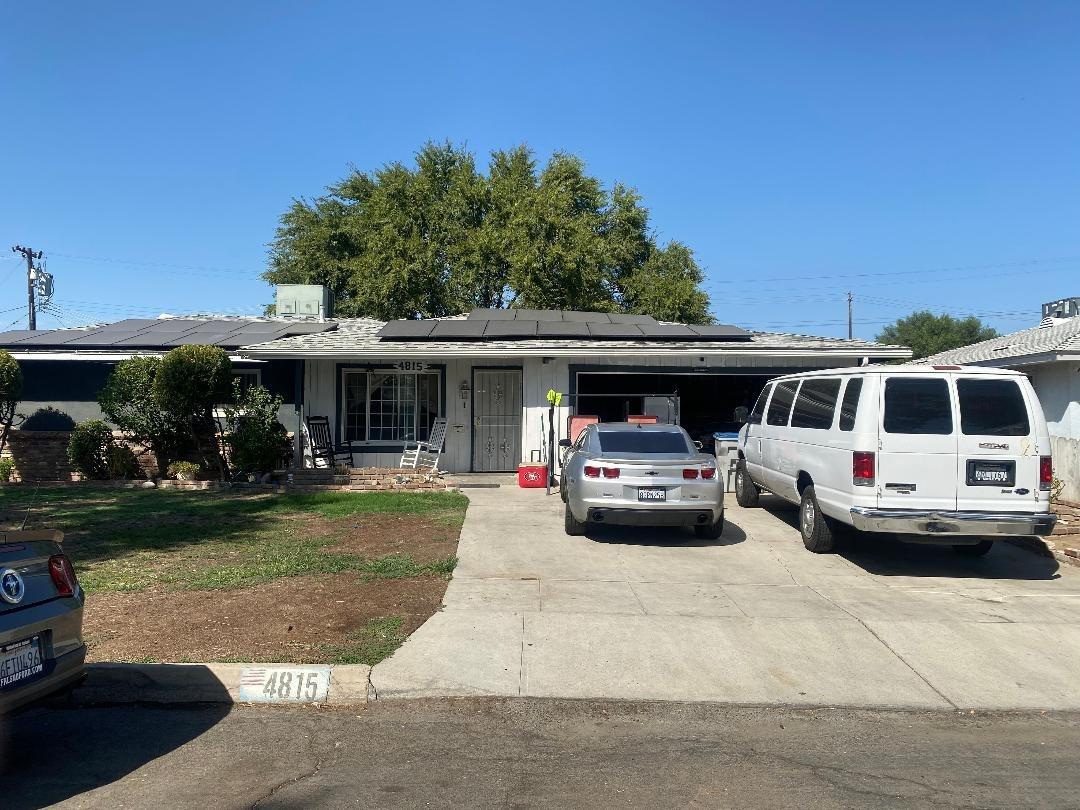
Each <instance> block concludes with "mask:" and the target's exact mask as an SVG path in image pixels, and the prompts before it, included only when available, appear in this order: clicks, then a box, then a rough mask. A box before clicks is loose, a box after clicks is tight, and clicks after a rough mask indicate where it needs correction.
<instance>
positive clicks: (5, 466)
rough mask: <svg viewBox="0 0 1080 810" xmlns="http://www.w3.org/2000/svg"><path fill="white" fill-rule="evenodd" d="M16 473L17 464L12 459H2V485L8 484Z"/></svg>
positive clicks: (0, 466)
mask: <svg viewBox="0 0 1080 810" xmlns="http://www.w3.org/2000/svg"><path fill="white" fill-rule="evenodd" d="M14 472H15V462H14V461H12V460H11V459H10V458H0V483H4V484H6V483H7V482H8V481H10V480H11V476H12V473H14Z"/></svg>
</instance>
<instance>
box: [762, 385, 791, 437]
mask: <svg viewBox="0 0 1080 810" xmlns="http://www.w3.org/2000/svg"><path fill="white" fill-rule="evenodd" d="M798 387H799V383H798V382H794V381H791V382H783V383H780V384H779V385H778V386H776V390H775V391H774V392H773V395H772V400H771V401H770V402H769V413H768V415H767V416H766V417H765V421H766V422H768V423H769V424H770V425H780V426H783V425H786V424H787V420H788V414H789V413H791V403H793V402H794V401H795V389H796V388H798Z"/></svg>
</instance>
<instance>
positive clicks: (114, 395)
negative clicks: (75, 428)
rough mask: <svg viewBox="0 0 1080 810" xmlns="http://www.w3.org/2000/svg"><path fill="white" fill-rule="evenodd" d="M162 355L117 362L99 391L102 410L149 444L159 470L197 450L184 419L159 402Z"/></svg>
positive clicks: (123, 427) (119, 425)
mask: <svg viewBox="0 0 1080 810" xmlns="http://www.w3.org/2000/svg"><path fill="white" fill-rule="evenodd" d="M161 364H162V360H161V358H160V357H131V358H129V359H127V360H122V361H121V362H119V363H117V364H116V367H115V368H114V369H113V370H112V373H111V374H110V375H109V379H108V380H107V381H106V382H105V387H104V388H102V389H101V392H100V393H99V394H98V404H99V405H101V410H102V412H103V413H104V414H105V416H106V417H108V419H109V421H111V422H112V423H113V424H114V425H116V426H117V427H118V428H120V430H122V431H124V432H125V433H128V434H130V435H131V437H132V438H134V439H135V440H136V441H140V442H143V443H145V444H147V445H149V447H150V449H151V450H152V451H153V453H154V456H155V457H156V458H157V462H158V469H162V470H163V469H165V468H166V466H167V465H168V464H169V461H171V460H172V459H174V458H176V457H178V456H183V455H185V454H187V453H190V452H193V451H194V449H195V448H194V447H193V446H192V442H191V439H190V438H189V437H188V434H187V430H186V429H185V427H184V423H183V421H181V420H180V419H179V418H178V417H176V416H174V415H173V414H172V413H171V412H169V411H167V410H165V409H164V408H162V407H161V406H160V405H158V403H157V401H156V399H155V396H154V384H155V382H156V380H157V376H158V372H159V371H160V370H161Z"/></svg>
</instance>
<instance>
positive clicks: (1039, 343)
mask: <svg viewBox="0 0 1080 810" xmlns="http://www.w3.org/2000/svg"><path fill="white" fill-rule="evenodd" d="M1068 352H1080V318H1070V319H1069V320H1067V321H1062V322H1060V323H1056V324H1053V325H1048V326H1035V327H1032V328H1031V329H1024V330H1021V331H1020V332H1013V333H1012V334H1009V335H1002V336H1001V337H996V338H991V339H990V340H984V341H983V342H982V343H972V344H971V345H970V346H961V347H960V348H959V349H950V350H949V351H947V352H940V353H938V354H935V355H932V356H931V357H927V358H925V359H923V360H919V361H918V362H920V363H949V364H955V365H964V364H965V363H987V362H992V361H994V360H1008V359H1016V358H1020V357H1031V356H1034V355H1043V354H1061V353H1068Z"/></svg>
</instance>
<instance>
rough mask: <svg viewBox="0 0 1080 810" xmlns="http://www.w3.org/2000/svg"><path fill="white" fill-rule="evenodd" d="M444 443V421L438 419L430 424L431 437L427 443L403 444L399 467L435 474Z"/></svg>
mask: <svg viewBox="0 0 1080 810" xmlns="http://www.w3.org/2000/svg"><path fill="white" fill-rule="evenodd" d="M445 441H446V420H445V419H443V418H441V417H440V418H438V419H436V420H435V421H434V422H432V424H431V435H430V436H428V438H427V441H424V442H418V441H410V442H405V452H403V453H402V454H401V463H400V464H399V465H398V466H400V467H408V468H411V469H414V470H421V469H429V468H430V469H431V471H432V472H435V471H436V470H437V469H438V468H439V457H440V456H441V455H442V451H443V444H444V443H445Z"/></svg>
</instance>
